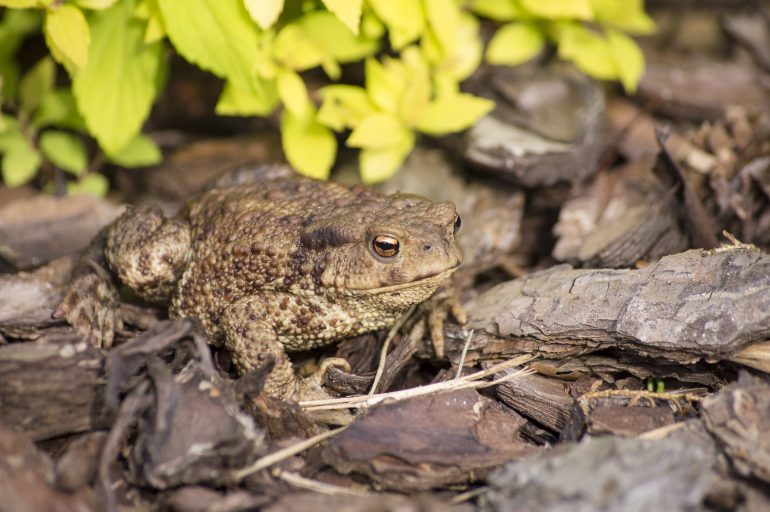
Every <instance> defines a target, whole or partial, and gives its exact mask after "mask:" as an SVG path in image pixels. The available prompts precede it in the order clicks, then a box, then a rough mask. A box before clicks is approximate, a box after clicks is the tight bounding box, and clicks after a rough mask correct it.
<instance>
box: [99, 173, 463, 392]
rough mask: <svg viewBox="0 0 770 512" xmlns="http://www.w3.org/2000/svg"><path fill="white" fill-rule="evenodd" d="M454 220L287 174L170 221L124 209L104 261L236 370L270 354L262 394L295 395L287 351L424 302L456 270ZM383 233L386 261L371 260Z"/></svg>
mask: <svg viewBox="0 0 770 512" xmlns="http://www.w3.org/2000/svg"><path fill="white" fill-rule="evenodd" d="M455 220H456V213H455V208H454V206H453V205H452V204H450V203H440V204H439V203H433V202H431V201H429V200H427V199H425V198H422V197H419V196H414V195H407V194H397V195H391V196H382V195H380V194H378V193H376V192H373V191H371V190H368V189H365V188H363V187H346V186H343V185H339V184H335V183H328V182H320V181H315V180H310V179H306V178H299V177H292V178H285V179H276V180H269V181H257V182H255V183H252V184H246V185H243V184H241V185H237V186H232V187H226V188H217V189H214V190H211V191H209V192H206V193H204V194H203V195H201V196H200V197H198V198H196V199H194V200H193V201H191V202H190V203H189V204H188V207H187V209H186V211H185V212H184V213H183V214H182V216H181V218H180V219H163V218H162V216H160V214H159V213H156V212H154V211H151V210H148V209H134V210H131V211H130V212H128V213H126V214H125V215H124V216H123V217H122V218H121V219H119V220H118V221H117V222H116V223H115V224H114V225H113V227H112V228H111V229H110V231H109V233H108V236H107V243H106V248H105V255H106V258H107V261H108V263H109V265H110V268H111V269H112V270H113V272H114V273H115V274H116V275H117V276H118V277H119V279H120V280H121V281H122V282H123V283H125V284H126V285H128V286H129V287H131V288H132V289H134V290H135V291H136V292H137V293H138V294H139V295H140V296H142V297H144V298H146V299H148V300H152V301H155V302H166V301H168V300H170V309H169V312H170V314H171V316H174V317H183V316H190V317H194V318H197V319H198V320H200V322H201V323H202V324H203V326H204V328H205V329H206V330H207V332H208V333H209V334H210V335H211V336H212V338H213V339H214V340H215V341H217V342H220V343H224V344H225V345H226V346H227V347H228V348H229V349H230V351H231V352H232V354H233V358H234V361H235V363H236V365H237V367H238V368H239V369H240V370H241V371H246V370H248V369H250V368H252V367H254V366H257V365H259V364H260V362H261V361H262V360H263V359H264V358H265V357H266V355H268V354H271V355H273V356H274V357H275V359H276V366H275V369H274V370H273V372H272V373H271V375H270V377H269V379H268V382H267V387H266V390H267V392H268V393H270V394H271V395H274V396H279V397H283V398H291V397H294V398H302V397H308V396H313V395H314V393H313V390H306V389H303V385H302V382H301V381H300V380H299V379H297V378H296V377H295V376H294V374H293V372H292V369H291V365H290V362H289V359H288V357H287V355H286V351H287V350H289V351H293V350H303V349H309V348H312V347H317V346H320V345H326V344H329V343H332V342H334V341H336V340H339V339H341V338H344V337H347V336H351V335H355V334H360V333H364V332H369V331H373V330H377V329H381V328H384V327H388V326H390V325H392V324H393V323H394V322H395V320H396V319H397V318H398V317H399V316H400V315H401V314H402V313H403V312H405V311H406V310H407V309H409V307H410V306H412V305H413V304H416V303H419V302H422V301H423V300H425V299H426V298H428V297H429V296H430V295H431V294H432V293H433V292H434V291H435V289H436V287H437V286H438V285H439V284H440V283H441V282H442V281H443V280H444V279H446V278H447V277H448V276H449V275H450V274H451V273H452V272H453V271H454V269H455V268H456V267H457V266H458V265H459V263H460V260H461V254H460V250H459V247H458V246H457V243H456V241H455V236H454V235H455V229H454V225H455ZM383 234H386V235H390V236H393V237H395V238H397V239H398V241H399V243H400V251H399V253H398V255H397V256H395V257H393V258H382V257H379V256H377V255H376V254H375V253H374V251H373V249H372V246H371V242H372V240H373V238H374V237H375V236H377V235H383ZM316 382H317V380H316Z"/></svg>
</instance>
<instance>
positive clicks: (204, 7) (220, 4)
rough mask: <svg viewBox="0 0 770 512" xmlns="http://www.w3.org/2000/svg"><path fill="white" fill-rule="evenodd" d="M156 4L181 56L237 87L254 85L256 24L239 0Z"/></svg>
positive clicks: (163, 0) (168, 0)
mask: <svg viewBox="0 0 770 512" xmlns="http://www.w3.org/2000/svg"><path fill="white" fill-rule="evenodd" d="M120 3H123V0H121V2H120ZM159 5H160V10H161V12H162V13H163V21H164V23H165V26H166V31H167V32H168V37H169V39H171V42H172V43H173V44H174V48H176V50H177V52H179V53H180V54H181V55H182V57H184V58H185V59H187V60H189V61H190V62H192V63H194V64H196V65H197V66H198V67H201V68H203V69H205V70H207V71H211V72H212V73H214V74H215V75H217V76H220V77H223V78H227V79H228V80H229V81H230V82H232V83H233V84H234V85H235V86H236V87H238V88H239V89H242V90H248V89H249V88H251V87H253V86H254V82H255V79H256V74H255V71H256V67H257V27H256V26H255V24H254V22H253V21H252V19H251V17H250V16H249V13H248V12H247V11H246V7H245V6H244V5H243V1H242V0H196V1H194V2H190V1H189V0H159Z"/></svg>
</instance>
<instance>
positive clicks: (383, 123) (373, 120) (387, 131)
mask: <svg viewBox="0 0 770 512" xmlns="http://www.w3.org/2000/svg"><path fill="white" fill-rule="evenodd" d="M409 134H410V131H409V129H408V128H406V127H405V126H404V125H403V124H402V123H401V120H400V119H398V118H397V117H396V116H395V115H393V114H390V113H387V112H378V113H376V114H372V115H370V116H369V117H367V118H366V119H364V120H363V121H361V123H360V124H359V125H358V126H356V127H355V129H354V130H353V132H352V133H351V134H350V137H348V140H347V142H346V144H347V146H348V147H351V148H383V147H388V146H395V145H396V144H399V143H401V142H403V141H404V139H405V138H407V137H408V136H409Z"/></svg>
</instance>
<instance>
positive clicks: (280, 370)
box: [220, 292, 350, 400]
mask: <svg viewBox="0 0 770 512" xmlns="http://www.w3.org/2000/svg"><path fill="white" fill-rule="evenodd" d="M287 297H288V295H285V294H281V293H276V292H273V293H271V294H270V295H269V296H262V295H256V296H250V297H245V298H243V299H241V300H239V301H237V302H236V303H235V304H233V305H231V306H230V307H229V308H227V310H226V311H225V312H224V314H223V315H222V317H221V319H220V320H221V321H220V326H221V327H222V329H223V331H224V336H225V339H224V344H225V346H226V347H227V348H228V350H229V351H230V353H231V355H232V358H233V363H235V366H236V367H237V369H238V371H239V372H240V373H246V372H247V371H249V370H252V369H254V368H257V367H259V366H262V365H263V364H264V363H265V362H266V361H267V359H268V358H271V357H272V359H273V360H274V362H275V364H274V366H273V370H272V371H271V372H270V375H268V377H267V380H266V382H265V388H264V392H265V394H267V395H269V396H272V397H276V398H281V399H283V400H291V399H293V400H312V399H320V398H329V395H328V393H326V392H325V391H324V390H323V389H322V387H321V381H322V377H323V375H324V373H325V372H326V370H327V369H328V368H329V367H330V366H338V367H341V368H343V369H345V370H346V371H350V365H348V364H347V361H345V360H344V359H339V358H330V359H326V360H325V361H324V362H323V363H322V364H321V366H320V368H319V369H318V370H317V371H316V372H315V373H314V374H313V375H311V376H309V377H307V378H304V379H300V378H298V377H297V376H296V375H294V370H293V369H292V366H291V361H290V360H289V356H288V355H287V354H286V348H285V347H284V345H283V343H281V341H280V340H279V337H278V332H277V329H276V327H275V323H276V321H275V317H274V316H273V315H275V314H276V312H277V311H280V304H281V302H282V300H283V299H284V298H287ZM291 323H293V322H291V321H287V322H286V325H289V324H291ZM282 325H284V324H282ZM284 327H285V325H284ZM279 329H280V327H279Z"/></svg>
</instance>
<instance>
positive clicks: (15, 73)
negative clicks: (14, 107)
mask: <svg viewBox="0 0 770 512" xmlns="http://www.w3.org/2000/svg"><path fill="white" fill-rule="evenodd" d="M0 77H2V80H1V81H0V102H2V100H3V98H7V99H10V98H15V97H16V89H17V84H18V82H19V66H18V65H17V64H16V62H15V61H13V60H6V61H3V60H0Z"/></svg>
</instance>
